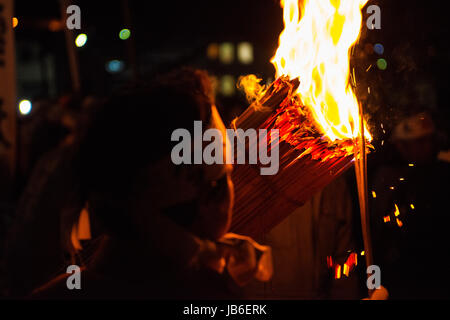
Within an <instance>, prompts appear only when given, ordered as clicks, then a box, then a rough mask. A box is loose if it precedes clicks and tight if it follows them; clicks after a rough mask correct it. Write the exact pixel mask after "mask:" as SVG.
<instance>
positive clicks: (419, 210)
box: [371, 112, 450, 299]
mask: <svg viewBox="0 0 450 320" xmlns="http://www.w3.org/2000/svg"><path fill="white" fill-rule="evenodd" d="M436 131H437V130H436V127H435V124H434V121H433V120H432V118H431V116H430V115H429V114H428V113H426V112H422V113H416V114H413V115H411V116H408V117H405V118H403V119H401V121H399V123H398V124H397V125H396V126H395V128H394V130H393V133H392V138H391V140H392V144H393V145H394V146H395V150H396V152H397V154H398V157H397V159H398V161H397V162H396V163H392V164H390V165H385V166H382V167H380V168H379V169H378V171H377V172H376V173H375V175H374V182H373V185H372V188H371V190H373V191H374V192H375V194H376V198H374V199H372V208H373V209H372V227H373V229H374V232H373V233H372V234H373V237H374V240H373V244H374V260H375V261H376V262H377V264H379V265H380V268H381V275H382V279H383V280H382V282H383V284H384V285H385V286H386V288H387V289H388V290H389V292H390V294H391V298H393V299H396V298H397V299H409V298H412V299H421V298H423V299H432V298H449V297H450V293H449V291H448V287H449V285H450V280H449V278H448V277H446V276H445V275H446V271H447V268H448V265H449V263H450V254H449V251H448V237H447V234H448V226H449V225H450V224H449V223H450V216H449V215H448V183H449V181H450V180H449V179H450V164H449V163H447V162H443V161H441V160H439V159H438V157H437V155H438V151H439V148H438V142H437V138H436V137H437V132H436Z"/></svg>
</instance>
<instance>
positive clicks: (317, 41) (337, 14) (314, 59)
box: [271, 0, 372, 141]
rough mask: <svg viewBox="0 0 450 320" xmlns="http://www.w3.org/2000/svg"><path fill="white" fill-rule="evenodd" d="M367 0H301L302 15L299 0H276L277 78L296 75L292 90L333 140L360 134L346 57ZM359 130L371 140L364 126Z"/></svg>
mask: <svg viewBox="0 0 450 320" xmlns="http://www.w3.org/2000/svg"><path fill="white" fill-rule="evenodd" d="M367 1H368V0H341V1H339V0H305V1H303V3H302V7H301V11H302V13H303V16H302V18H301V19H300V7H299V3H298V2H299V1H298V0H282V1H281V5H282V7H283V9H284V10H283V17H284V26H285V28H284V30H283V32H282V33H281V35H280V39H279V47H278V49H277V52H276V54H275V56H274V57H273V58H272V60H271V62H272V63H273V64H274V66H275V69H276V71H277V77H279V76H281V75H287V76H289V77H290V78H297V77H299V78H300V86H299V88H298V90H297V93H298V94H299V96H300V98H301V100H302V102H303V104H305V106H307V107H308V108H310V109H311V110H312V113H313V115H314V118H315V120H316V122H317V123H318V124H319V126H320V128H321V129H322V131H323V133H324V134H325V135H326V136H328V137H329V138H330V139H331V140H332V141H334V140H341V139H353V138H356V137H358V135H359V131H360V124H359V123H360V120H359V119H360V117H359V105H358V100H357V98H356V96H355V94H354V92H353V89H352V86H351V85H350V83H349V81H350V80H349V79H350V62H349V56H350V48H351V47H352V46H353V44H354V43H355V42H356V41H357V39H358V37H359V34H360V29H361V23H362V14H361V9H362V7H363V6H364V5H365V4H366V2H367ZM353 81H354V77H353ZM364 132H365V134H364V135H365V137H366V139H368V140H369V141H371V139H372V137H371V135H370V133H369V131H368V130H367V128H365V131H364Z"/></svg>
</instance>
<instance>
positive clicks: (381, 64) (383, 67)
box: [377, 58, 387, 70]
mask: <svg viewBox="0 0 450 320" xmlns="http://www.w3.org/2000/svg"><path fill="white" fill-rule="evenodd" d="M377 67H378V69H380V70H386V68H387V61H386V60H384V59H382V58H381V59H378V60H377Z"/></svg>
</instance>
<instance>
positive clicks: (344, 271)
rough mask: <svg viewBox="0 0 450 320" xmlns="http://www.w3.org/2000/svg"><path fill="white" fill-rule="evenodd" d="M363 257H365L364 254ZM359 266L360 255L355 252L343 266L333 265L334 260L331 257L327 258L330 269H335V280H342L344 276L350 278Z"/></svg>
mask: <svg viewBox="0 0 450 320" xmlns="http://www.w3.org/2000/svg"><path fill="white" fill-rule="evenodd" d="M361 255H363V253H362V252H361ZM357 265H358V254H357V253H355V252H352V253H350V255H349V256H348V258H347V260H346V261H345V263H344V264H343V265H341V264H339V263H333V258H332V257H330V256H328V257H327V266H328V268H329V269H333V272H334V278H335V279H340V278H341V277H342V275H344V276H346V277H349V276H350V273H351V272H352V271H353V270H354V269H355V267H356V266H357Z"/></svg>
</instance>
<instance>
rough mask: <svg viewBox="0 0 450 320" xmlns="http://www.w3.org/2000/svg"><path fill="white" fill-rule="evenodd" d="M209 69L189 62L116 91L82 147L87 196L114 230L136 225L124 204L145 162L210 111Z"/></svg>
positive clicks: (166, 149) (161, 154)
mask: <svg viewBox="0 0 450 320" xmlns="http://www.w3.org/2000/svg"><path fill="white" fill-rule="evenodd" d="M211 96H212V94H211V86H210V82H209V78H208V75H207V73H206V72H203V71H199V70H194V69H188V68H184V69H181V70H179V71H176V72H173V73H171V74H168V75H165V76H162V77H159V78H158V79H157V80H155V81H154V82H153V83H151V84H149V85H140V86H139V87H135V88H131V89H127V90H124V91H123V92H121V93H118V94H115V95H113V96H112V97H111V98H110V99H108V101H107V102H106V103H105V104H104V105H103V106H102V107H101V108H100V110H99V111H98V113H97V114H96V116H95V120H94V121H93V123H92V125H91V128H90V129H89V130H88V133H87V135H86V137H85V139H84V142H83V143H82V145H81V148H80V171H81V181H82V186H83V187H82V188H83V191H84V196H85V198H86V199H88V204H89V207H90V210H91V211H92V212H93V214H94V216H96V217H98V218H100V220H101V221H102V223H103V224H104V225H105V227H106V228H107V229H108V230H109V231H111V232H119V231H121V230H122V231H123V230H128V231H132V229H133V228H132V223H131V221H130V219H129V217H128V216H127V213H126V209H125V206H124V204H125V203H126V199H127V197H128V195H129V192H130V191H131V190H132V186H133V183H134V182H135V179H136V175H137V174H138V172H139V170H141V169H142V168H144V167H146V166H148V165H150V164H151V163H154V162H155V161H157V160H158V159H161V158H162V157H164V156H166V155H168V154H170V150H171V148H172V144H171V140H170V138H171V134H172V132H173V130H175V129H177V128H187V129H189V128H192V127H193V121H194V120H201V121H207V120H208V119H209V117H210V109H211V108H210V107H211V104H212V103H213V101H212V98H211Z"/></svg>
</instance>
